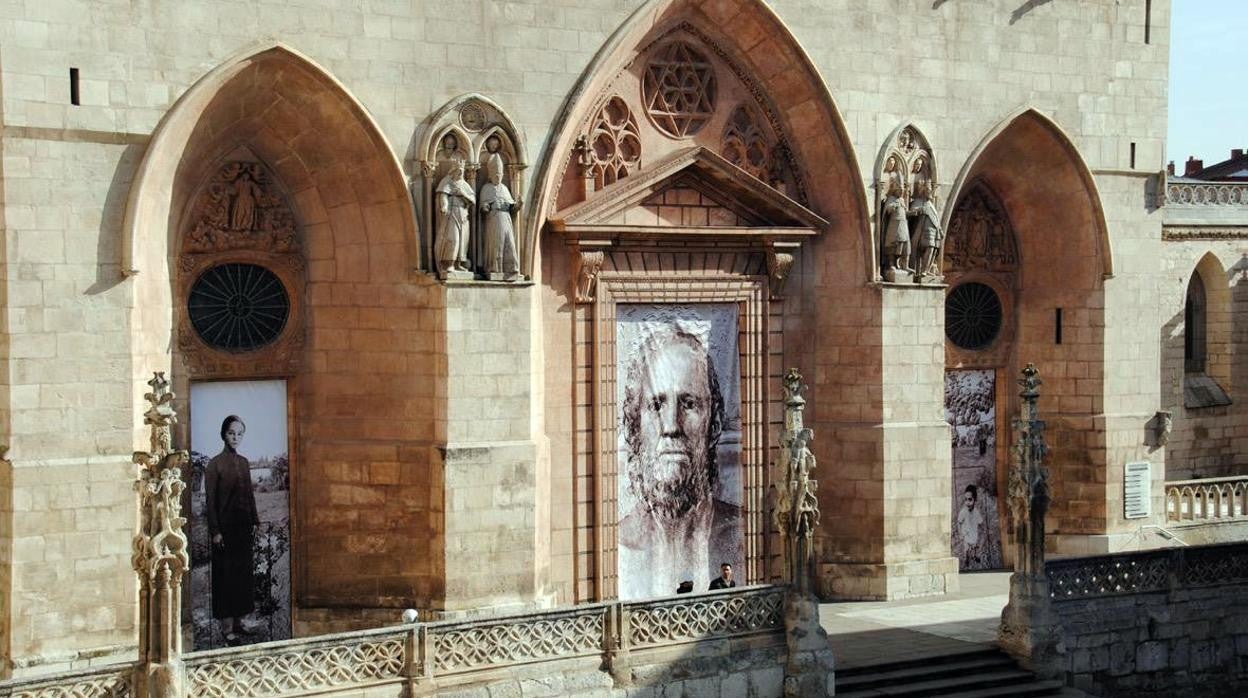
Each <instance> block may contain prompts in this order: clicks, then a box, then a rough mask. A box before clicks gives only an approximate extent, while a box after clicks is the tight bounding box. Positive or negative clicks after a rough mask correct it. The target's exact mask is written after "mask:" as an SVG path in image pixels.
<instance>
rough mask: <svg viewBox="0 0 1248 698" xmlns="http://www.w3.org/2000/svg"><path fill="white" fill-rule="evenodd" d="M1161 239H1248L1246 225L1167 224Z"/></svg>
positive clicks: (1179, 240) (1247, 226)
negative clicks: (1172, 225)
mask: <svg viewBox="0 0 1248 698" xmlns="http://www.w3.org/2000/svg"><path fill="white" fill-rule="evenodd" d="M1161 239H1162V240H1166V241H1168V242H1182V241H1185V240H1248V225H1246V226H1183V227H1171V226H1166V227H1164V228H1162V229H1161Z"/></svg>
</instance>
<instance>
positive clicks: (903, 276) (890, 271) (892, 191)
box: [880, 178, 914, 281]
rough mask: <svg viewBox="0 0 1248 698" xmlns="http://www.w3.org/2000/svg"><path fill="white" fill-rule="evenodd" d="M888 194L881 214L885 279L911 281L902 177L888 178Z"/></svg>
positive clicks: (908, 234) (907, 227)
mask: <svg viewBox="0 0 1248 698" xmlns="http://www.w3.org/2000/svg"><path fill="white" fill-rule="evenodd" d="M886 181H887V183H888V190H887V192H888V193H887V195H886V196H885V198H884V205H883V207H882V208H881V212H880V216H881V217H882V219H883V222H884V250H883V256H884V262H885V265H886V268H885V277H884V278H885V279H886V280H888V281H909V280H910V279H909V278H908V277H909V276H910V275H911V274H913V273H914V270H913V269H911V268H910V267H909V264H910V224H909V223H908V222H906V204H905V202H904V201H902V189H901V181H900V179H892V178H890V179H888V180H886Z"/></svg>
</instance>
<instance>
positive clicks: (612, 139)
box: [588, 96, 641, 189]
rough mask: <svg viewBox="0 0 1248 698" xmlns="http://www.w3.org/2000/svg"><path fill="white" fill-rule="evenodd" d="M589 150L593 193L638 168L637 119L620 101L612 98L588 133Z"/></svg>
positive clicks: (639, 148)
mask: <svg viewBox="0 0 1248 698" xmlns="http://www.w3.org/2000/svg"><path fill="white" fill-rule="evenodd" d="M588 146H589V150H588V153H589V155H590V158H591V159H592V163H593V164H592V165H590V174H591V175H592V177H593V180H594V189H602V188H603V187H605V186H607V185H608V184H612V183H614V182H616V181H618V180H621V179H624V178H625V177H627V176H628V175H629V174H630V173H632V171H633V170H634V169H636V168H637V167H638V165H640V163H641V139H640V138H639V137H638V134H637V119H636V117H634V116H633V113H632V111H631V110H630V109H629V108H628V104H627V103H625V101H624V100H623V98H621V97H619V96H615V97H612V98H611V99H610V100H608V101H607V103H606V105H605V106H603V108H602V111H601V112H600V113H599V114H598V118H597V119H596V120H595V121H594V126H593V129H592V130H591V131H590V134H589V144H588Z"/></svg>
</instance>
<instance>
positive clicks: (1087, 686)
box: [1048, 543, 1248, 698]
mask: <svg viewBox="0 0 1248 698" xmlns="http://www.w3.org/2000/svg"><path fill="white" fill-rule="evenodd" d="M1245 563H1248V547H1246V546H1245V545H1244V544H1243V543H1236V544H1228V545H1214V546H1207V547H1199V548H1197V547H1193V548H1177V549H1172V550H1169V551H1158V552H1151V553H1136V554H1124V555H1116V556H1109V557H1097V558H1078V559H1072V560H1065V561H1061V562H1057V563H1053V562H1050V563H1049V565H1048V573H1049V577H1050V581H1051V584H1052V588H1053V593H1054V599H1053V604H1052V608H1053V612H1054V615H1053V617H1054V618H1055V619H1056V628H1055V630H1056V632H1057V638H1056V639H1057V641H1058V643H1059V646H1058V653H1059V654H1058V657H1059V659H1058V668H1059V670H1060V671H1061V672H1064V673H1065V674H1066V677H1067V681H1068V683H1070V684H1072V685H1073V686H1074V687H1075V688H1078V689H1081V690H1084V691H1087V692H1089V693H1092V694H1094V695H1105V696H1113V695H1130V696H1139V697H1140V698H1149V697H1156V698H1162V697H1163V696H1164V697H1166V698H1169V697H1171V696H1187V695H1200V696H1211V697H1220V696H1226V697H1227V698H1230V697H1231V696H1239V695H1242V694H1243V686H1244V685H1245V682H1248V609H1246V608H1245V607H1244V604H1243V599H1244V598H1245V594H1248V573H1245V569H1246V568H1245Z"/></svg>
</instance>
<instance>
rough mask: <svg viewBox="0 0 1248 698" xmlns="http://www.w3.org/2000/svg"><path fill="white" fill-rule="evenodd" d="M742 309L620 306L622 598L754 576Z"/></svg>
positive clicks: (727, 305) (730, 306)
mask: <svg viewBox="0 0 1248 698" xmlns="http://www.w3.org/2000/svg"><path fill="white" fill-rule="evenodd" d="M737 315H738V306H737V305H735V304H730V303H691V304H684V305H666V304H665V305H650V304H620V305H618V306H617V308H616V356H617V364H616V378H617V380H616V385H617V396H616V398H617V400H618V402H617V403H616V404H618V405H620V408H619V410H618V415H619V416H618V420H619V424H618V425H617V426H618V430H617V434H618V441H617V444H616V448H617V452H618V462H619V463H620V464H621V467H620V469H619V476H618V478H617V482H616V486H617V496H618V497H619V511H620V513H621V518H620V521H619V528H618V536H619V539H618V542H619V547H618V555H619V558H618V563H619V564H618V570H619V571H618V574H619V597H620V598H621V599H641V598H651V597H657V596H667V595H670V594H674V593H676V592H677V590H678V589H682V583H685V582H690V583H691V584H684V586H683V589H682V590H697V591H705V590H706V589H707V588H708V586H709V584H710V582H711V580H713V579H714V578H716V577H718V576H719V574H720V565H721V564H722V563H725V562H726V563H728V564H730V565H733V567H734V568H738V569H743V567H742V563H743V558H744V554H743V549H744V545H743V532H742V514H741V507H742V498H743V491H742V473H741V360H740V355H739V354H738V349H737V324H738V323H737Z"/></svg>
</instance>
